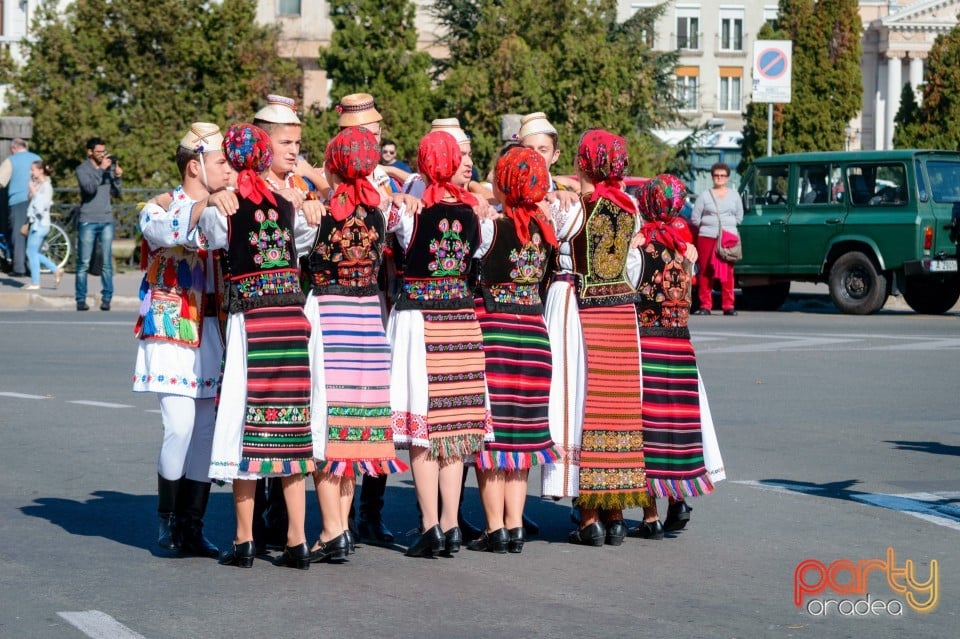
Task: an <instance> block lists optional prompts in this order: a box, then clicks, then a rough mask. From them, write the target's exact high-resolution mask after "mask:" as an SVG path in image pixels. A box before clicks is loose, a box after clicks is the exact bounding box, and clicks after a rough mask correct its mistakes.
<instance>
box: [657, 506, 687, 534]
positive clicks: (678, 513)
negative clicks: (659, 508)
mask: <svg viewBox="0 0 960 639" xmlns="http://www.w3.org/2000/svg"><path fill="white" fill-rule="evenodd" d="M692 510H693V508H691V507H690V506H688V505H687V502H685V501H675V502H673V503H672V504H670V505H669V506H667V518H666V519H664V520H663V529H664V530H666V531H667V532H670V531H673V530H682V529H683V527H684V526H686V525H687V522H688V521H690V512H691V511H692Z"/></svg>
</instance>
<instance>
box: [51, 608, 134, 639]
mask: <svg viewBox="0 0 960 639" xmlns="http://www.w3.org/2000/svg"><path fill="white" fill-rule="evenodd" d="M57 614H58V615H60V616H61V617H63V618H64V619H66V620H67V621H68V622H69V623H70V625H72V626H74V627H75V628H77V629H78V630H79V631H80V632H82V633H83V634H85V635H87V636H88V637H92V639H146V637H144V636H143V635H141V634H140V633H138V632H134V631H133V630H130V629H129V628H127V627H126V626H125V625H123V624H122V623H120V622H119V621H117V620H116V619H114V618H113V617H111V616H110V615H108V614H106V613H104V612H100V611H99V610H87V611H85V612H58V613H57Z"/></svg>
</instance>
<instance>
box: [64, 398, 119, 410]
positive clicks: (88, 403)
mask: <svg viewBox="0 0 960 639" xmlns="http://www.w3.org/2000/svg"><path fill="white" fill-rule="evenodd" d="M67 403H68V404H82V405H83V406H99V407H100V408H133V406H131V405H130V404H111V403H110V402H93V401H89V400H85V399H75V400H71V401H68V402H67Z"/></svg>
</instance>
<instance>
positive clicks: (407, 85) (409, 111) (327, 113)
mask: <svg viewBox="0 0 960 639" xmlns="http://www.w3.org/2000/svg"><path fill="white" fill-rule="evenodd" d="M415 11H416V7H415V5H414V4H413V3H412V2H410V1H409V0H330V19H331V20H332V22H333V27H334V31H333V36H332V38H331V42H330V48H328V49H326V50H322V51H321V52H320V66H321V68H323V69H326V71H327V78H328V79H329V80H331V82H332V88H331V90H330V98H331V104H332V106H331V108H329V109H326V110H317V111H315V112H314V113H312V114H311V116H310V117H308V119H307V122H306V123H305V126H304V148H305V149H307V150H309V151H310V152H311V154H313V155H316V154H317V153H319V154H322V153H323V149H324V148H325V145H326V143H327V141H328V140H329V139H330V138H331V137H332V136H333V135H334V134H335V133H336V131H337V116H338V113H337V111H336V110H335V108H334V107H335V106H336V105H337V104H338V103H339V102H340V98H342V97H343V96H345V95H348V94H350V93H370V94H372V95H373V97H374V100H375V101H376V105H377V110H378V111H379V112H380V114H381V115H382V116H383V137H384V138H389V139H391V140H393V141H395V142H396V143H397V152H398V156H399V157H401V158H407V159H410V158H412V157H414V156H415V155H416V148H417V144H418V142H419V141H420V138H421V137H422V136H423V134H424V133H426V132H427V130H428V129H429V124H428V123H429V122H430V119H431V118H430V112H429V109H430V91H431V83H430V74H429V71H430V68H431V66H432V59H431V57H430V55H429V54H427V53H425V52H422V51H417V29H416V25H415V22H414V18H415Z"/></svg>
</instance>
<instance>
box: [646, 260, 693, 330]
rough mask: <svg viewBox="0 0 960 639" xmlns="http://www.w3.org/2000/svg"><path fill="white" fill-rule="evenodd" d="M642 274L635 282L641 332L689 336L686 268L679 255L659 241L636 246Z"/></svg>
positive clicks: (688, 293) (688, 287) (688, 274)
mask: <svg viewBox="0 0 960 639" xmlns="http://www.w3.org/2000/svg"><path fill="white" fill-rule="evenodd" d="M640 252H641V254H642V255H643V274H642V275H641V276H640V283H639V285H638V286H637V318H638V320H639V321H638V324H639V325H640V335H641V336H645V335H646V336H651V337H681V338H685V339H690V330H689V329H688V328H687V322H688V320H689V319H690V292H691V291H690V272H689V271H688V270H687V268H686V265H685V264H684V260H683V255H682V254H680V255H677V254H675V253H674V252H673V251H671V250H670V249H668V248H666V247H665V246H664V245H663V244H661V243H659V242H648V243H647V244H645V245H644V246H641V247H640Z"/></svg>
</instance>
